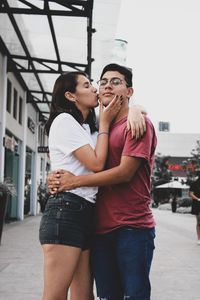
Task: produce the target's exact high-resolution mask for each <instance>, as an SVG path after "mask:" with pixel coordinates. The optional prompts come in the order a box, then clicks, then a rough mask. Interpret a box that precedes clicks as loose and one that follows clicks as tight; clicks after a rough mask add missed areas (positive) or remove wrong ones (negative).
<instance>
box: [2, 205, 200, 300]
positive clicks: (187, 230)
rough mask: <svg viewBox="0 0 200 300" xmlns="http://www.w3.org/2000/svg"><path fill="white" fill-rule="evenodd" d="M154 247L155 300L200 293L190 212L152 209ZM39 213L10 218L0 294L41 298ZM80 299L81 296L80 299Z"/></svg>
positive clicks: (17, 299)
mask: <svg viewBox="0 0 200 300" xmlns="http://www.w3.org/2000/svg"><path fill="white" fill-rule="evenodd" d="M154 215H155V218H156V221H157V230H156V231H157V238H156V251H155V255H154V260H153V264H152V270H151V281H152V300H199V299H200V284H199V278H200V246H197V245H196V236H195V219H194V216H192V215H189V214H186V215H185V214H172V213H171V212H170V211H159V210H157V209H155V210H154ZM40 218H41V216H36V217H27V218H26V219H25V220H24V221H23V222H15V223H11V224H7V225H5V227H4V231H3V235H2V244H1V246H0V300H40V299H41V293H42V286H43V279H42V265H43V257H42V251H41V247H40V244H39V241H38V229H39V221H40ZM80 300H81V299H80Z"/></svg>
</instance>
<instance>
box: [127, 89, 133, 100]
mask: <svg viewBox="0 0 200 300" xmlns="http://www.w3.org/2000/svg"><path fill="white" fill-rule="evenodd" d="M133 94H134V89H133V88H132V87H128V92H127V97H128V98H131V96H133Z"/></svg>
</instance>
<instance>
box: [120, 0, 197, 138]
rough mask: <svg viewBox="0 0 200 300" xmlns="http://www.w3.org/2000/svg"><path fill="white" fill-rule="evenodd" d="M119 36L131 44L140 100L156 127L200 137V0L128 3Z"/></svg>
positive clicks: (127, 0) (130, 59) (124, 0)
mask: <svg viewBox="0 0 200 300" xmlns="http://www.w3.org/2000/svg"><path fill="white" fill-rule="evenodd" d="M116 38H121V39H125V40H127V42H128V46H127V65H129V66H130V67H132V68H133V72H134V88H135V96H134V100H135V102H136V103H140V104H142V105H143V106H144V107H145V108H146V109H147V110H148V113H149V116H150V118H151V119H152V121H153V123H154V125H155V127H156V128H157V124H158V121H169V122H170V128H171V132H175V133H200V103H199V102H200V1H199V0H151V1H149V0H122V7H121V12H120V19H119V24H118V29H117V35H116Z"/></svg>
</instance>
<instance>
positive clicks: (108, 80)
mask: <svg viewBox="0 0 200 300" xmlns="http://www.w3.org/2000/svg"><path fill="white" fill-rule="evenodd" d="M132 93H133V89H132V88H130V87H127V83H126V81H125V78H124V75H122V74H121V73H119V72H117V71H108V72H106V73H104V75H103V77H102V78H101V82H100V84H99V98H100V99H101V101H102V103H103V105H104V106H107V105H108V104H109V103H110V102H111V100H112V99H113V98H114V97H115V96H116V95H118V96H122V97H123V101H128V99H129V98H130V97H131V95H132Z"/></svg>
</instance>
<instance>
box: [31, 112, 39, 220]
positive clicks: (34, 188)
mask: <svg viewBox="0 0 200 300" xmlns="http://www.w3.org/2000/svg"><path fill="white" fill-rule="evenodd" d="M37 117H38V116H37ZM37 124H38V122H37ZM37 146H38V125H37V126H36V136H35V152H32V159H31V203H30V213H31V214H32V215H34V216H36V214H37V188H38V185H37V174H38V159H39V157H38V152H37Z"/></svg>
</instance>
